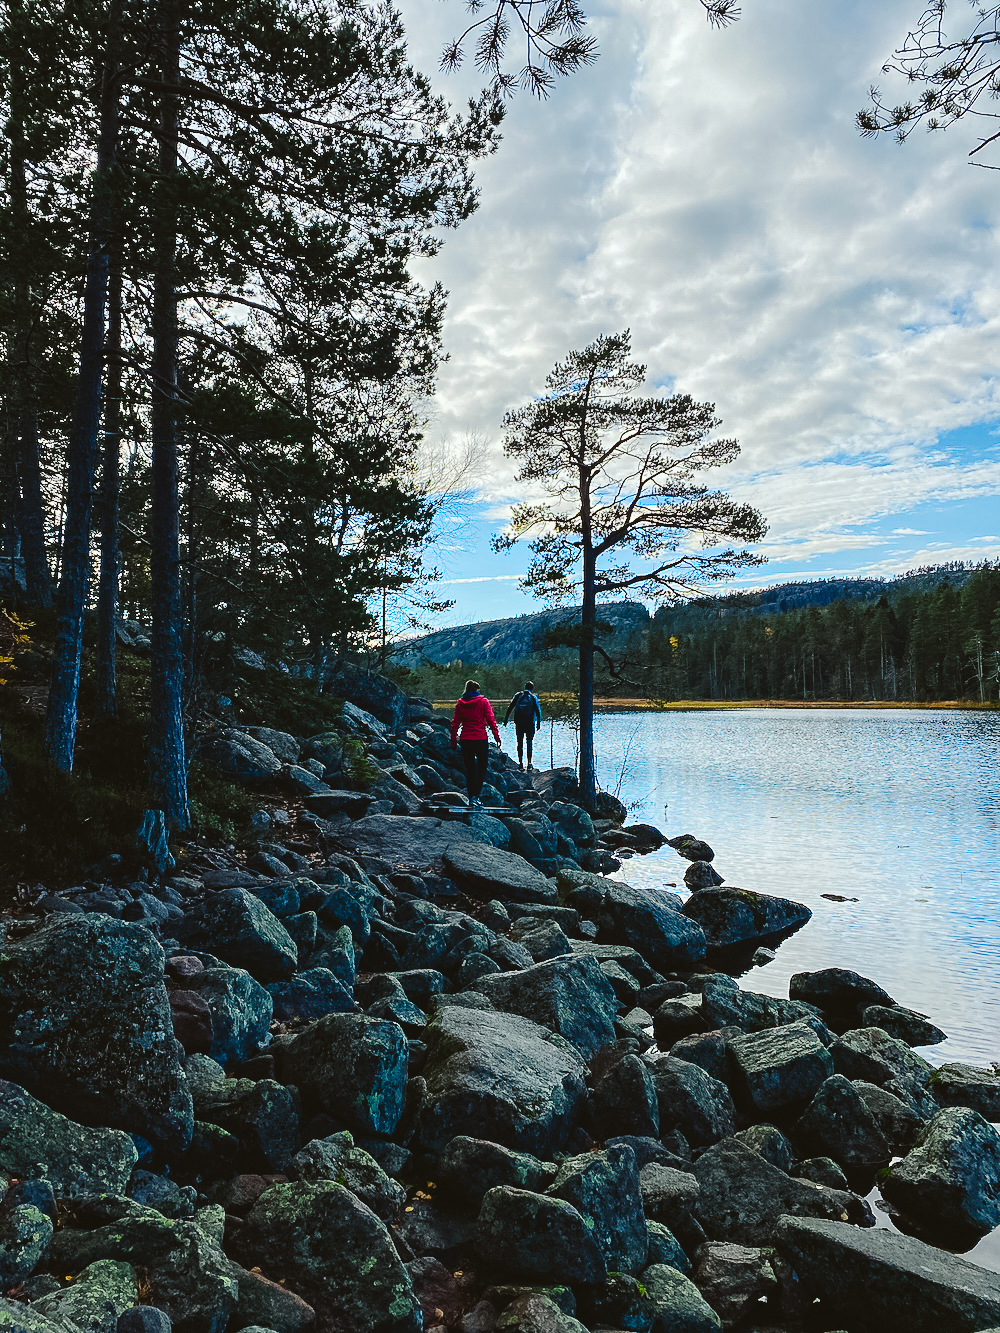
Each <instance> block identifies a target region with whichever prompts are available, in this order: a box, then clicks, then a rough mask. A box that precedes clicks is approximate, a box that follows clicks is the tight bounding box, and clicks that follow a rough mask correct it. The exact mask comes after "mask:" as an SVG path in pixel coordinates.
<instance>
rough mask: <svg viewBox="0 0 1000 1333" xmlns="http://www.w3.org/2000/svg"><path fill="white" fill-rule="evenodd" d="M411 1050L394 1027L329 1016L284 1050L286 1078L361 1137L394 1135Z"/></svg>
mask: <svg viewBox="0 0 1000 1333" xmlns="http://www.w3.org/2000/svg"><path fill="white" fill-rule="evenodd" d="M408 1057H409V1049H408V1047H407V1043H406V1038H405V1037H404V1036H403V1030H402V1028H401V1027H399V1025H398V1024H396V1023H387V1022H385V1021H384V1020H383V1019H380V1018H368V1017H366V1016H365V1015H364V1014H328V1015H327V1016H326V1018H321V1019H320V1020H319V1021H318V1022H316V1023H313V1024H312V1026H311V1027H308V1028H306V1030H305V1031H304V1032H302V1033H301V1034H300V1035H299V1036H297V1037H296V1038H295V1039H294V1040H293V1041H291V1042H289V1044H288V1046H287V1047H286V1048H285V1051H284V1057H283V1068H284V1074H285V1077H286V1079H287V1081H288V1082H289V1083H294V1084H295V1086H296V1087H298V1088H300V1089H301V1090H302V1091H303V1093H308V1094H310V1095H312V1096H314V1097H315V1098H316V1099H317V1101H318V1102H319V1104H320V1106H322V1107H323V1109H324V1110H325V1111H327V1112H328V1113H329V1114H330V1115H334V1116H336V1117H337V1118H338V1119H339V1120H340V1121H342V1122H343V1123H344V1124H346V1125H348V1126H349V1127H350V1128H351V1129H352V1130H355V1131H357V1132H358V1133H360V1134H386V1135H388V1134H391V1133H392V1132H393V1130H394V1129H395V1128H396V1125H397V1124H398V1123H399V1118H400V1116H401V1115H402V1114H403V1104H404V1100H405V1095H406V1078H407V1060H408Z"/></svg>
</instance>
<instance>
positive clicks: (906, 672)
mask: <svg viewBox="0 0 1000 1333" xmlns="http://www.w3.org/2000/svg"><path fill="white" fill-rule="evenodd" d="M598 616H600V607H598ZM610 628H611V626H610V625H608V626H606V629H608V630H610ZM536 637H537V642H536V652H535V653H534V654H533V655H532V656H531V657H528V658H525V659H524V660H522V661H520V662H513V661H505V662H502V663H500V662H488V663H471V662H457V663H450V664H441V663H435V662H430V661H427V660H426V659H425V660H424V662H423V664H422V665H421V666H420V667H419V668H418V669H412V668H410V669H407V668H402V669H397V671H396V673H395V674H397V676H398V677H399V679H400V680H401V681H404V682H405V683H406V684H407V688H409V689H412V690H415V691H420V690H422V691H424V692H426V693H429V694H431V695H437V696H441V697H444V696H445V695H447V694H448V693H449V692H451V691H454V690H455V689H456V688H458V689H461V679H464V675H465V674H467V673H468V670H471V669H472V668H473V666H474V667H475V671H476V673H477V676H478V677H480V678H481V679H482V680H483V682H484V687H485V688H487V689H489V690H490V692H491V693H495V694H496V695H497V696H499V697H502V696H504V695H506V694H510V693H512V692H513V691H514V690H516V689H517V688H519V687H520V684H521V683H522V681H523V678H524V677H525V676H531V677H532V678H533V679H535V681H536V682H537V683H538V685H539V687H540V688H541V689H542V690H544V691H548V692H552V693H559V692H567V693H571V692H572V691H574V690H575V688H576V674H575V662H574V660H573V658H572V656H571V650H570V649H568V648H566V647H563V646H560V642H559V641H560V640H565V639H567V638H568V637H570V638H571V637H572V636H571V635H569V636H568V635H567V634H566V633H565V632H559V631H558V630H556V631H552V630H549V631H548V632H546V633H541V634H539V635H537V636H536ZM604 643H605V645H606V647H607V649H608V651H609V652H610V654H611V656H612V657H613V659H614V661H615V663H616V665H617V669H618V673H619V677H620V678H619V679H615V677H614V676H612V675H611V674H610V673H609V671H608V669H607V667H606V665H605V664H604V663H601V662H599V663H598V664H597V683H596V688H597V690H598V693H599V694H601V695H602V696H603V697H605V698H645V699H649V700H664V701H674V700H684V699H691V700H716V701H727V700H766V699H773V700H787V701H789V702H796V701H798V702H807V703H808V702H815V701H817V700H825V701H830V702H843V703H862V702H864V701H866V700H871V701H879V702H890V703H934V702H941V701H946V700H948V701H952V700H954V701H964V702H967V703H970V704H990V703H994V704H995V703H996V702H997V700H998V697H1000V696H998V680H1000V565H997V564H995V563H994V564H991V563H988V562H987V563H984V564H981V565H978V566H975V567H972V566H968V567H966V566H964V565H962V564H961V563H955V564H952V565H949V566H943V567H935V568H933V569H925V570H918V571H915V572H913V573H911V574H908V575H901V576H900V577H899V578H898V579H895V580H892V581H891V582H889V583H883V582H879V581H876V580H866V579H857V580H844V579H840V580H820V581H816V582H812V583H801V584H787V585H781V586H779V587H778V588H770V589H764V590H762V591H759V592H750V593H739V594H735V595H733V596H730V597H721V598H717V599H703V600H693V601H688V602H684V603H680V604H675V605H672V606H664V607H661V608H660V609H659V610H658V611H657V612H656V614H655V615H654V616H653V617H652V619H651V620H650V621H649V623H648V625H646V626H645V627H642V628H639V629H638V630H636V631H634V632H633V633H632V634H631V635H629V636H627V637H626V636H624V635H621V634H619V635H618V636H608V635H605V637H604Z"/></svg>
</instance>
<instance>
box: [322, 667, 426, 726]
mask: <svg viewBox="0 0 1000 1333" xmlns="http://www.w3.org/2000/svg"><path fill="white" fill-rule="evenodd" d="M324 688H325V690H326V692H327V693H328V694H331V695H333V696H334V697H335V698H338V699H346V700H347V701H348V702H349V703H352V704H355V705H356V706H357V707H358V708H363V709H364V710H365V712H366V713H371V714H373V715H374V716H375V717H377V718H378V720H379V721H380V722H381V723H383V724H384V725H385V726H386V727H388V729H389V730H390V731H392V732H398V731H404V730H405V729H406V723H407V720H408V712H407V704H406V695H405V694H404V693H403V691H402V690H401V689H400V688H399V686H398V685H396V684H395V683H394V682H393V681H391V680H389V679H388V677H386V676H380V675H378V674H377V673H376V672H373V671H362V670H361V668H360V667H356V666H352V665H351V663H350V662H345V661H338V662H337V663H336V664H335V666H334V668H333V671H332V672H331V673H330V675H328V676H327V677H325V680H324Z"/></svg>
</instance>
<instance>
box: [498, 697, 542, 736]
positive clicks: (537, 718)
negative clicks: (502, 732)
mask: <svg viewBox="0 0 1000 1333" xmlns="http://www.w3.org/2000/svg"><path fill="white" fill-rule="evenodd" d="M525 695H527V696H528V698H529V699H530V700H531V702H532V704H533V705H534V707H533V709H532V713H531V723H530V725H531V726H533V727H534V728H535V729H536V730H537V729H538V728H539V727H540V726H541V725H542V702H541V700H540V699H539V697H538V695H537V694H532V692H531V691H530V690H518V692H517V694H515V695H514V697H513V699H511V701H510V703H509V704H508V705H507V711H506V713H504V715H503V724H504V726H506V725H507V723H508V721H509V720H510V715H511V713H513V711H514V709H515V708H516V707H517V705H518V701H519V700H520V699H522V698H523V697H524V696H525Z"/></svg>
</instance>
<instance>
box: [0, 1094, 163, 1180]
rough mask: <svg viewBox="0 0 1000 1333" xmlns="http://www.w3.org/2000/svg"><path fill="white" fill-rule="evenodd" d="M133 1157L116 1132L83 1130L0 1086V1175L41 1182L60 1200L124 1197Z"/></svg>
mask: <svg viewBox="0 0 1000 1333" xmlns="http://www.w3.org/2000/svg"><path fill="white" fill-rule="evenodd" d="M138 1160H139V1154H138V1153H137V1151H136V1147H135V1144H134V1143H133V1142H132V1139H131V1138H130V1137H129V1135H128V1134H126V1133H124V1132H123V1131H122V1130H119V1129H87V1128H84V1127H83V1126H81V1125H78V1124H76V1123H75V1122H74V1121H72V1120H69V1119H67V1117H66V1116H64V1115H61V1114H60V1113H59V1112H58V1111H52V1110H50V1109H49V1107H47V1106H45V1105H43V1104H42V1103H41V1102H39V1101H36V1100H35V1098H34V1097H32V1096H31V1095H30V1093H27V1092H25V1090H24V1089H23V1088H20V1087H18V1086H17V1084H16V1083H7V1082H3V1081H0V1174H3V1175H5V1176H7V1177H10V1176H18V1177H20V1178H21V1179H24V1180H32V1179H44V1180H47V1181H48V1182H49V1184H50V1185H51V1186H52V1188H53V1189H54V1190H55V1192H56V1194H57V1195H59V1196H60V1197H67V1198H76V1197H79V1196H83V1195H87V1194H96V1193H100V1192H102V1191H105V1190H106V1191H109V1192H110V1193H112V1194H124V1193H125V1187H126V1185H127V1184H128V1181H129V1177H130V1176H131V1174H132V1171H133V1168H134V1167H135V1164H136V1162H137V1161H138Z"/></svg>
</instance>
